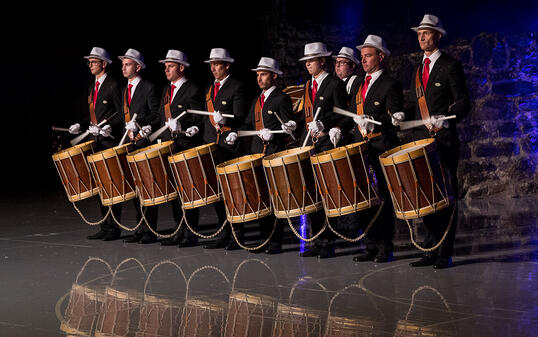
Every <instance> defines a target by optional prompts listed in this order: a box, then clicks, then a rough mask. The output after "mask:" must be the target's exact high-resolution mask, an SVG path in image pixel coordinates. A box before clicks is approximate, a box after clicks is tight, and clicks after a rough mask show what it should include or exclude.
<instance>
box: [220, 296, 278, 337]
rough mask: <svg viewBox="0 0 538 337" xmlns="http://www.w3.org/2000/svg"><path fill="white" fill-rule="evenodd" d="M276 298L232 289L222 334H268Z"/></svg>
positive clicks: (230, 336)
mask: <svg viewBox="0 0 538 337" xmlns="http://www.w3.org/2000/svg"><path fill="white" fill-rule="evenodd" d="M277 302H278V300H277V299H276V298H273V297H269V296H265V295H258V294H250V293H246V292H239V291H232V292H231V293H230V299H229V301H228V317H227V318H226V327H225V330H224V336H226V337H250V336H253V337H254V336H259V337H264V336H270V335H271V330H272V326H273V320H274V316H275V312H276V305H277Z"/></svg>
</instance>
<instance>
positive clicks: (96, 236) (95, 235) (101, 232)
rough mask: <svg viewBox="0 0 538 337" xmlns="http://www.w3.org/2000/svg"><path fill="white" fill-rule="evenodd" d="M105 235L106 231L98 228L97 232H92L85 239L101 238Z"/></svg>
mask: <svg viewBox="0 0 538 337" xmlns="http://www.w3.org/2000/svg"><path fill="white" fill-rule="evenodd" d="M105 235H106V232H105V231H104V230H102V229H101V230H100V231H99V232H97V233H95V234H92V235H88V236H87V237H86V239H88V240H102V239H103V238H104V237H105Z"/></svg>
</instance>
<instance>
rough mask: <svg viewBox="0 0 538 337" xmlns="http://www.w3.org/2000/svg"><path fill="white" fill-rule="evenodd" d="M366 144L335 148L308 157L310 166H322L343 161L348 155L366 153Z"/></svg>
mask: <svg viewBox="0 0 538 337" xmlns="http://www.w3.org/2000/svg"><path fill="white" fill-rule="evenodd" d="M367 146H368V145H367V142H358V143H353V144H349V145H344V146H340V147H337V148H335V149H330V150H327V151H324V152H320V153H317V154H315V155H313V156H311V157H310V161H311V162H312V164H324V163H328V162H332V161H335V160H340V159H345V158H347V157H348V155H350V156H352V155H355V154H358V153H359V152H366V151H367V149H368V148H367Z"/></svg>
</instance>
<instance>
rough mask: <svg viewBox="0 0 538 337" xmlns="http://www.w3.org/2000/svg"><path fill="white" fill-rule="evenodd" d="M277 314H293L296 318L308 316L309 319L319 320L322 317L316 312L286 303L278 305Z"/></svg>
mask: <svg viewBox="0 0 538 337" xmlns="http://www.w3.org/2000/svg"><path fill="white" fill-rule="evenodd" d="M276 310H277V314H279V313H280V314H292V315H296V316H304V315H307V316H308V317H311V318H313V319H319V318H320V317H321V315H320V314H318V313H316V312H314V311H308V310H307V309H305V308H302V307H299V306H295V305H290V304H284V303H278V306H277V309H276Z"/></svg>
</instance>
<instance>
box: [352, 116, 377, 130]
mask: <svg viewBox="0 0 538 337" xmlns="http://www.w3.org/2000/svg"><path fill="white" fill-rule="evenodd" d="M369 120H373V118H372V117H370V116H368V115H357V117H353V121H354V122H355V123H357V125H358V126H360V128H361V129H363V130H367V131H369V132H372V131H374V127H375V124H374V123H371V122H369Z"/></svg>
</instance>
